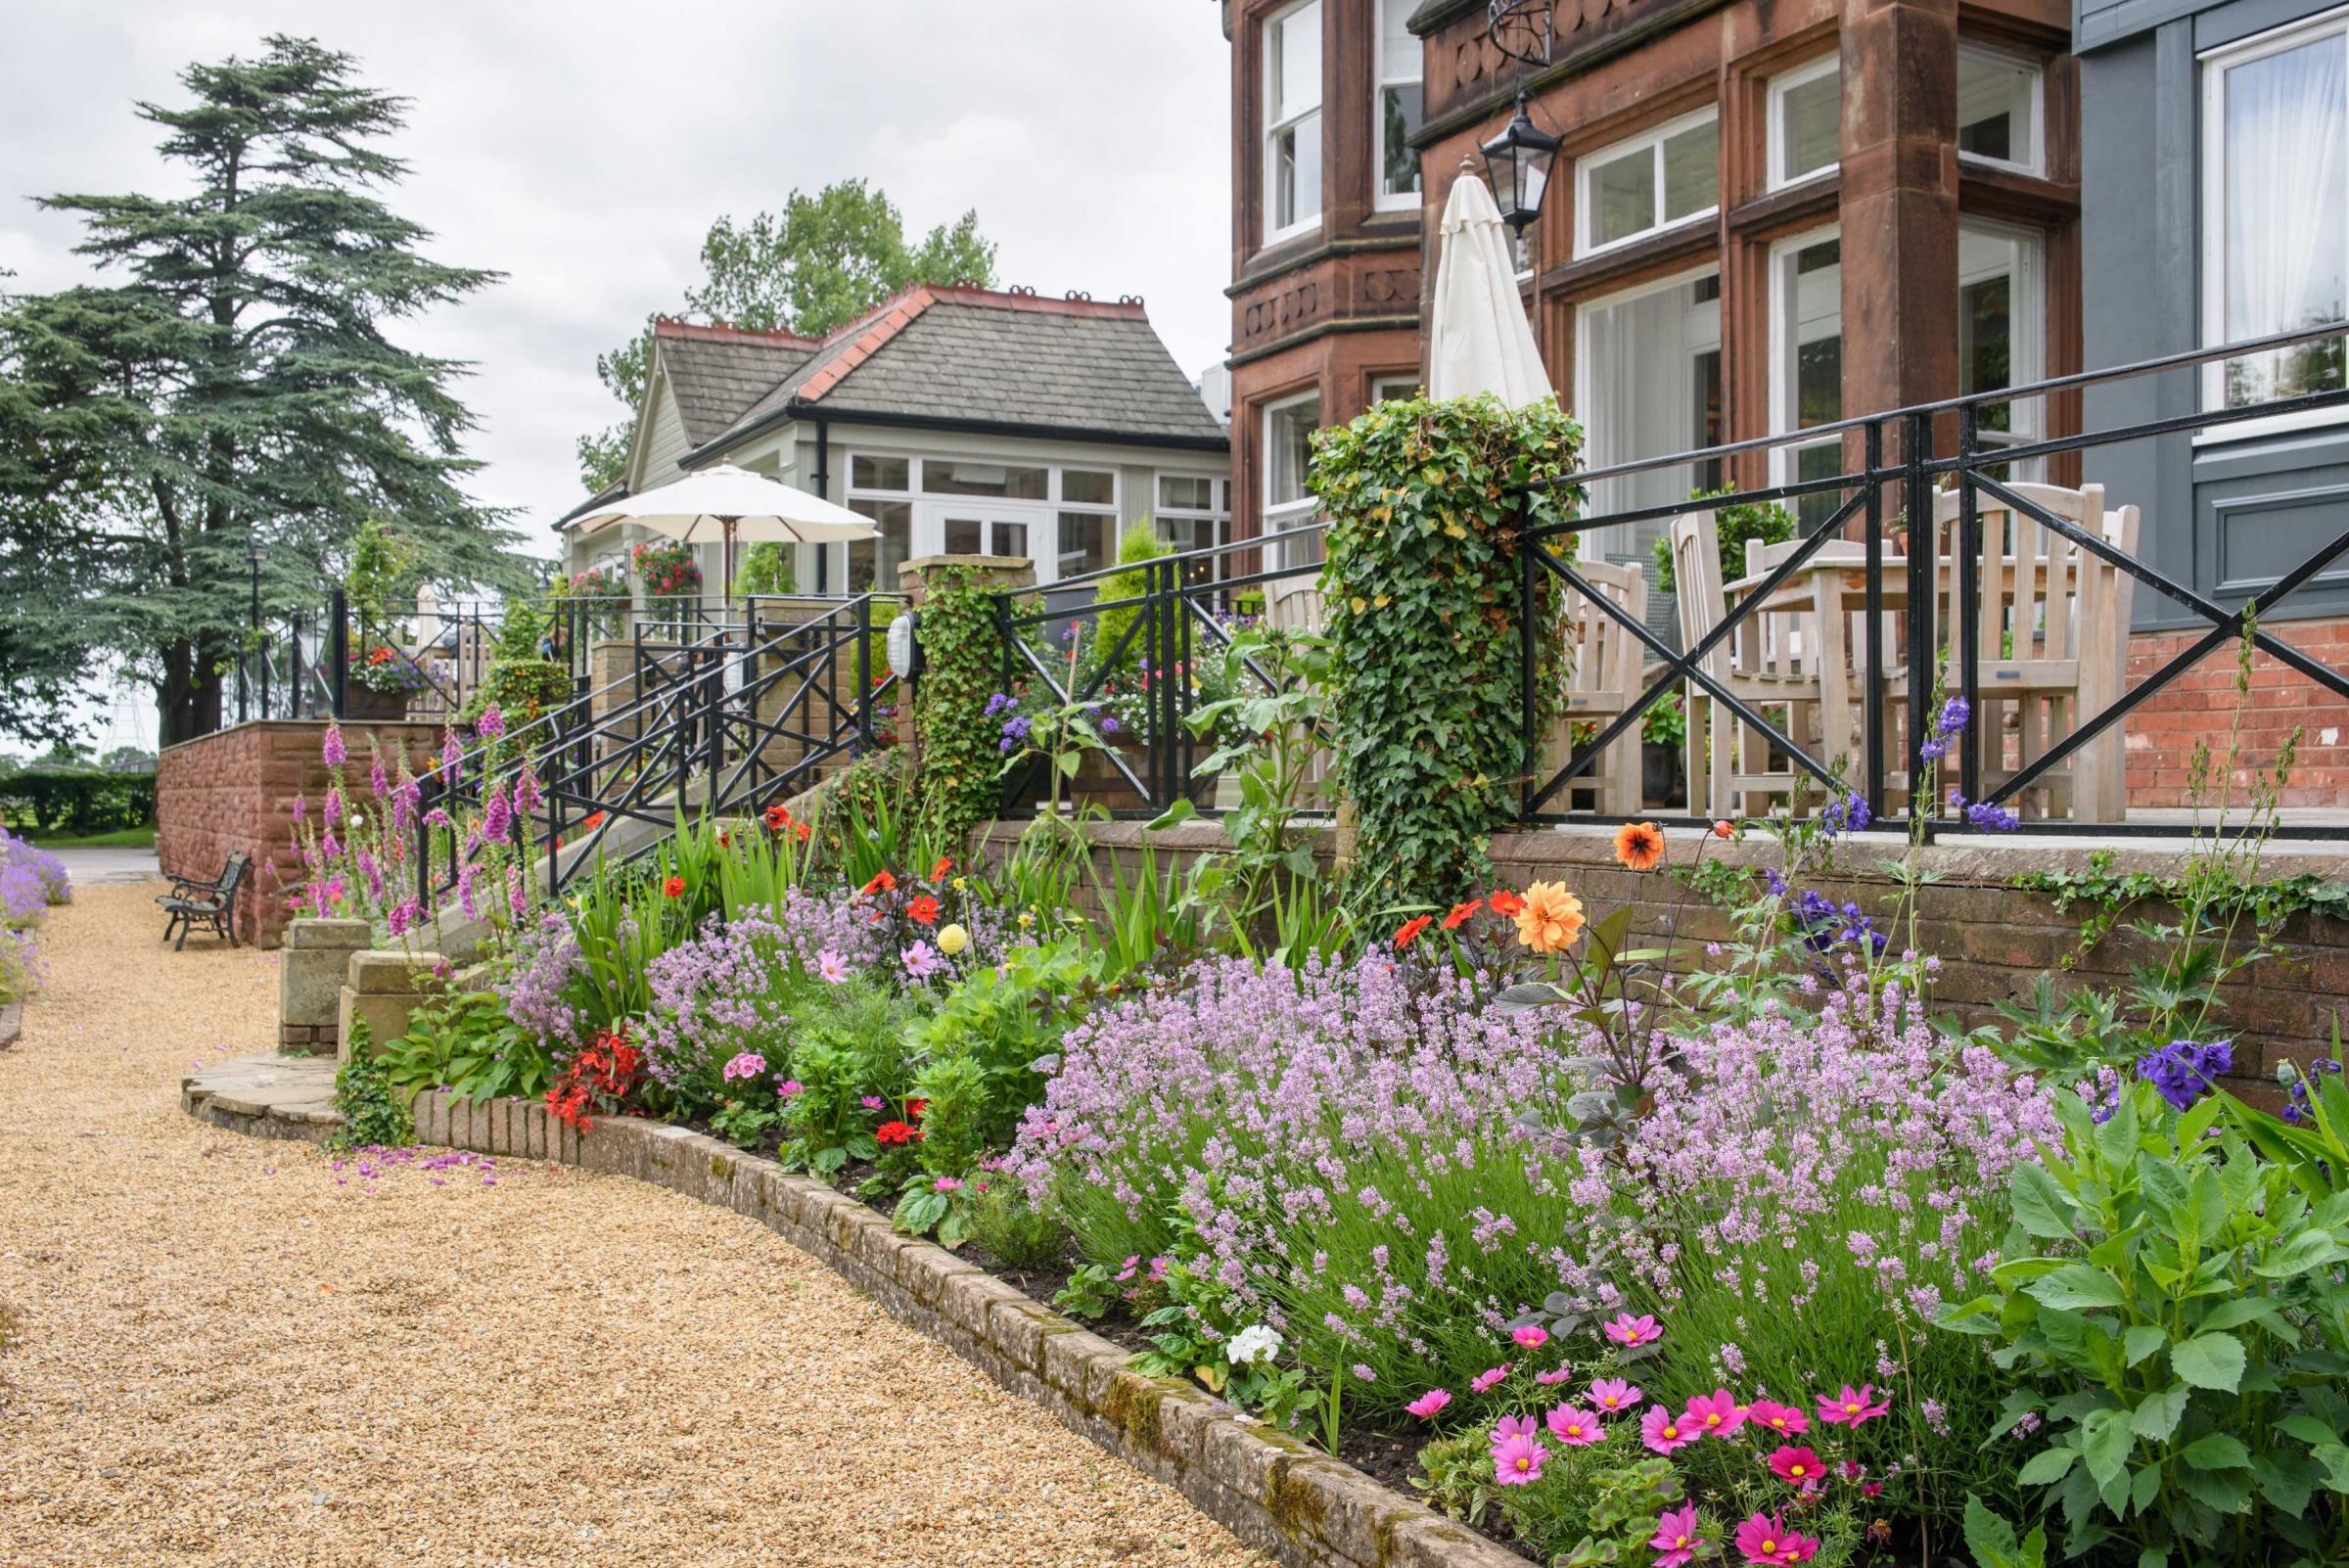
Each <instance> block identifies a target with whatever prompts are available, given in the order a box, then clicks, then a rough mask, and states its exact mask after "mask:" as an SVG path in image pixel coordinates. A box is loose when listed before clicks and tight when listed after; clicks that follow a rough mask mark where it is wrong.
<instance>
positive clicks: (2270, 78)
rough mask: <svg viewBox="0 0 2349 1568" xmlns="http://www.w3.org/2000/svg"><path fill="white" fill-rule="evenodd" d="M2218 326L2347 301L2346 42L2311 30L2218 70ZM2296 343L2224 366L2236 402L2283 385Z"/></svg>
mask: <svg viewBox="0 0 2349 1568" xmlns="http://www.w3.org/2000/svg"><path fill="white" fill-rule="evenodd" d="M2225 91H2226V120H2227V124H2226V134H2227V151H2226V161H2227V162H2226V168H2227V193H2226V201H2227V212H2226V227H2225V230H2224V237H2225V244H2226V269H2227V275H2226V312H2227V313H2226V334H2227V338H2228V339H2229V340H2230V341H2233V340H2239V339H2243V338H2256V337H2260V336H2263V335H2265V334H2268V333H2276V332H2289V331H2291V330H2293V329H2294V328H2297V327H2309V326H2315V325H2318V324H2319V323H2322V322H2326V321H2333V320H2337V319H2339V318H2340V317H2341V315H2342V314H2343V311H2344V307H2349V270H2345V269H2349V261H2345V258H2344V253H2345V252H2349V41H2345V40H2344V39H2343V37H2342V35H2341V34H2339V33H2333V34H2330V35H2328V36H2326V37H2323V38H2317V39H2313V40H2311V41H2310V42H2308V43H2305V44H2302V45H2299V46H2298V47H2296V48H2292V49H2285V50H2281V51H2280V52H2279V53H2276V54H2273V55H2268V56H2266V57H2264V58H2262V59H2259V60H2252V61H2246V62H2245V63H2243V64H2242V65H2239V66H2234V67H2230V68H2228V69H2227V77H2226V86H2225ZM2307 357H2308V355H2307V351H2306V350H2305V349H2290V350H2286V351H2284V352H2281V353H2275V354H2261V355H2257V356H2255V357H2253V358H2250V359H2243V360H2237V361H2235V362H2234V363H2233V364H2232V365H2230V366H2229V367H2228V371H2229V374H2228V401H2229V402H2230V403H2232V404H2235V405H2237V406H2239V405H2242V404H2245V403H2252V402H2260V401H2264V400H2266V399H2267V398H2270V397H2275V396H2283V395H2289V394H2291V393H2293V392H2303V391H2310V390H2313V389H2310V388H2306V387H2301V386H2297V385H2294V382H2295V381H2296V380H2298V379H2299V378H2298V377H2296V376H2295V375H2294V374H2293V367H2294V366H2295V365H2297V364H2300V363H2303V362H2305V361H2306V359H2307Z"/></svg>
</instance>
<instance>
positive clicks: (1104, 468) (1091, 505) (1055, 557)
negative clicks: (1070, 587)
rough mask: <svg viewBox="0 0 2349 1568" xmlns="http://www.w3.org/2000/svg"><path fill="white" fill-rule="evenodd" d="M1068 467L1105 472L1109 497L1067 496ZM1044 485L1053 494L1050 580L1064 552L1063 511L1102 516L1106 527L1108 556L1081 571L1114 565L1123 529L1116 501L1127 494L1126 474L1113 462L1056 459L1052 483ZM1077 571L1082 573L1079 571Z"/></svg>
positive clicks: (1057, 577)
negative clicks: (1081, 461) (1078, 497)
mask: <svg viewBox="0 0 2349 1568" xmlns="http://www.w3.org/2000/svg"><path fill="white" fill-rule="evenodd" d="M1070 469H1075V470H1076V471H1077V472H1079V473H1081V474H1107V475H1108V476H1109V499H1108V500H1106V501H1072V500H1069V499H1068V498H1067V495H1066V493H1065V487H1066V483H1067V481H1066V476H1067V474H1068V472H1069V470H1070ZM1045 488H1046V491H1047V493H1049V494H1050V495H1051V497H1052V520H1051V524H1050V527H1051V530H1052V580H1053V581H1055V582H1057V581H1059V580H1060V576H1061V571H1060V563H1061V557H1062V556H1064V555H1065V554H1067V549H1066V546H1064V545H1063V544H1062V542H1061V537H1060V518H1061V514H1062V513H1064V512H1078V513H1082V514H1083V515H1084V516H1087V517H1096V518H1099V519H1101V520H1102V527H1103V528H1104V529H1106V530H1107V532H1106V533H1105V534H1104V535H1103V537H1102V542H1103V544H1104V545H1105V546H1106V549H1105V551H1104V553H1105V554H1106V555H1107V556H1108V557H1109V559H1108V560H1107V561H1105V562H1103V563H1102V567H1101V568H1095V567H1086V568H1084V569H1083V571H1085V572H1092V571H1098V570H1102V569H1103V568H1106V567H1112V566H1115V565H1117V563H1118V538H1119V535H1120V534H1122V533H1123V532H1124V531H1125V529H1124V527H1123V525H1122V524H1121V523H1120V521H1119V510H1118V506H1119V503H1120V502H1121V501H1123V500H1124V499H1125V497H1126V476H1125V474H1124V473H1123V472H1122V471H1121V470H1120V469H1119V468H1118V466H1117V465H1116V464H1114V463H1103V464H1097V465H1096V464H1091V463H1068V464H1061V463H1055V464H1053V465H1052V479H1051V483H1050V484H1048V485H1046V486H1045ZM1077 575H1080V576H1082V573H1080V574H1077ZM1037 580H1038V581H1039V582H1040V581H1041V580H1042V577H1041V576H1038V578H1037Z"/></svg>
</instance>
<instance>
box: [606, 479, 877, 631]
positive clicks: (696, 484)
mask: <svg viewBox="0 0 2349 1568" xmlns="http://www.w3.org/2000/svg"><path fill="white" fill-rule="evenodd" d="M622 522H625V523H633V524H635V525H636V526H637V527H639V528H645V529H650V530H653V531H654V532H655V533H662V534H667V535H668V537H670V538H672V539H679V540H682V541H684V542H685V543H687V544H699V543H701V542H702V541H704V540H706V539H723V540H724V541H725V568H724V576H725V596H726V597H727V598H728V599H731V598H733V597H734V544H735V541H736V540H738V539H739V540H740V541H742V542H743V543H745V544H832V543H837V542H838V541H840V540H843V539H869V538H871V537H872V536H873V533H874V529H873V525H872V522H871V520H870V519H868V518H863V517H859V516H858V515H857V514H855V513H854V512H852V511H850V510H849V509H848V508H847V507H845V506H838V505H835V504H834V503H832V502H830V501H827V500H825V499H824V498H823V497H822V496H820V495H813V494H810V493H808V492H807V491H806V490H803V489H798V488H795V487H794V486H792V485H789V484H784V483H783V482H782V481H781V480H775V479H769V478H767V477H766V476H765V475H763V474H754V473H752V472H751V471H750V470H749V469H746V468H736V467H735V466H734V465H733V464H731V463H719V464H717V465H716V466H715V467H713V468H705V469H701V470H698V471H697V472H695V473H692V474H688V475H686V476H685V477H684V478H683V479H681V480H676V481H674V482H672V483H670V484H663V485H660V486H659V487H657V488H655V489H649V490H646V491H645V492H644V493H643V494H641V495H623V496H620V497H618V498H616V499H615V500H614V501H613V502H612V503H611V504H610V505H609V506H606V507H604V508H602V509H601V510H599V511H596V512H592V513H590V514H588V515H587V516H586V517H584V518H581V519H580V520H579V527H580V528H582V529H600V528H603V527H605V526H606V525H607V524H612V523H622Z"/></svg>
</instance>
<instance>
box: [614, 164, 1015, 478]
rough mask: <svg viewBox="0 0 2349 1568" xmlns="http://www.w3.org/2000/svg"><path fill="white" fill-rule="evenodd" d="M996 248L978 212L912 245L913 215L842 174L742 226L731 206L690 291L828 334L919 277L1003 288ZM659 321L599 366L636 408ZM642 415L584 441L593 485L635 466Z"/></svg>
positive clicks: (798, 329) (699, 299)
mask: <svg viewBox="0 0 2349 1568" xmlns="http://www.w3.org/2000/svg"><path fill="white" fill-rule="evenodd" d="M994 281H995V247H994V244H993V242H991V241H990V240H988V239H986V238H984V237H983V236H981V234H980V233H979V214H978V213H977V212H976V211H969V212H965V213H963V214H962V216H961V217H959V218H957V219H955V220H954V222H953V223H951V224H941V225H939V226H938V227H937V228H934V229H932V230H931V231H930V232H929V233H928V234H927V235H925V236H923V238H922V241H921V243H920V244H919V245H918V246H916V245H908V244H907V243H906V239H905V224H904V219H903V218H902V217H901V216H900V215H899V214H898V209H897V208H896V206H895V205H893V204H892V203H891V202H890V200H889V198H888V197H886V196H884V195H883V194H882V193H881V192H880V191H878V190H874V189H869V188H867V186H866V185H865V182H864V181H862V180H860V179H853V180H841V181H839V182H837V183H835V184H832V185H827V186H825V187H824V188H823V189H822V190H820V191H818V192H816V193H815V194H814V195H813V196H808V195H806V194H805V193H803V192H800V191H797V190H794V191H793V192H792V193H791V194H790V195H789V196H788V197H786V198H785V199H784V204H783V210H782V212H781V213H779V214H777V213H770V212H760V213H759V214H758V215H757V216H755V217H753V218H752V219H751V220H750V221H749V222H747V223H743V224H740V225H737V224H736V223H735V221H734V220H733V219H732V218H731V217H720V218H719V219H718V220H717V221H716V222H714V223H713V224H711V225H710V230H709V233H708V234H707V235H706V236H705V237H704V238H703V240H702V281H701V282H700V283H698V284H696V285H694V286H693V287H692V288H690V289H688V290H686V292H685V311H684V313H685V314H686V315H688V316H691V317H694V318H697V319H700V320H704V321H721V322H726V323H729V324H731V325H733V326H737V327H748V328H751V329H753V330H754V331H761V332H765V331H777V330H780V331H787V332H795V333H798V334H800V335H802V336H803V337H810V338H820V337H822V336H823V335H824V334H826V333H828V332H830V331H832V330H833V329H834V328H835V327H840V326H845V325H846V324H848V323H849V322H850V321H852V320H853V319H855V318H856V317H857V316H859V315H861V314H863V313H864V312H865V311H867V310H869V309H871V308H872V307H873V306H874V305H877V304H879V303H880V302H881V301H882V300H886V299H888V298H889V297H890V296H891V295H893V294H896V293H897V292H898V290H900V289H904V288H907V287H909V286H911V285H913V284H916V283H942V284H951V283H961V282H970V283H976V284H978V285H979V286H980V287H982V288H992V287H993V286H994ZM652 339H653V324H652V322H651V321H650V320H649V319H648V320H647V321H646V322H645V325H644V331H643V332H641V333H640V334H638V335H637V336H636V337H635V338H634V339H632V340H630V341H629V342H628V343H626V344H623V345H622V346H620V347H619V348H616V349H614V350H613V351H612V352H610V353H608V354H599V355H597V356H596V361H595V374H596V376H597V378H598V379H599V380H601V381H602V382H603V384H604V386H605V388H606V389H607V390H609V391H610V392H611V393H612V395H613V396H615V397H617V398H619V399H620V400H621V402H622V403H623V404H625V405H626V406H627V407H628V408H629V409H630V410H631V411H633V410H634V409H635V408H636V406H637V404H638V403H639V402H640V401H641V400H642V398H643V396H644V384H645V377H646V375H647V373H648V372H649V371H650V369H651V363H652ZM632 424H633V422H632V421H631V422H630V423H628V424H621V425H615V426H613V427H611V428H609V429H607V430H605V431H602V432H599V433H597V434H594V435H589V436H582V437H580V438H579V440H578V456H579V475H580V479H581V482H582V483H583V484H585V485H586V487H587V489H588V490H589V491H590V492H593V491H596V490H600V489H602V488H603V487H604V486H605V485H607V484H611V483H613V482H614V481H615V480H618V479H619V478H620V477H621V476H622V473H623V472H624V471H625V469H626V465H627V456H628V441H629V438H630V436H631V434H632Z"/></svg>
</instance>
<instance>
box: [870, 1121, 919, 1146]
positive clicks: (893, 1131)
mask: <svg viewBox="0 0 2349 1568" xmlns="http://www.w3.org/2000/svg"><path fill="white" fill-rule="evenodd" d="M913 1139H914V1130H913V1129H912V1128H911V1127H909V1126H907V1125H906V1124H905V1123H903V1122H884V1123H882V1124H881V1125H880V1126H879V1127H877V1128H875V1129H873V1141H874V1142H876V1143H910V1142H912V1141H913Z"/></svg>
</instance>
